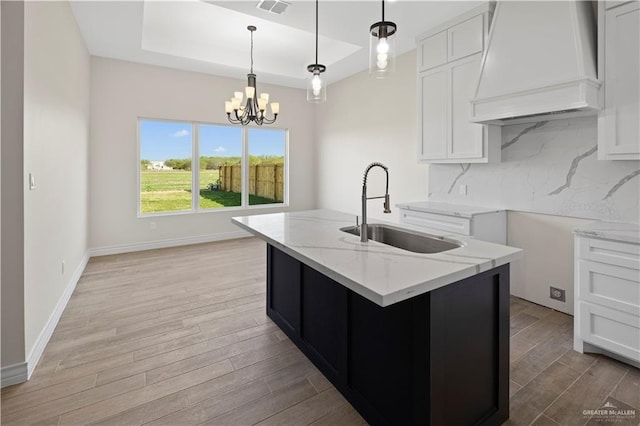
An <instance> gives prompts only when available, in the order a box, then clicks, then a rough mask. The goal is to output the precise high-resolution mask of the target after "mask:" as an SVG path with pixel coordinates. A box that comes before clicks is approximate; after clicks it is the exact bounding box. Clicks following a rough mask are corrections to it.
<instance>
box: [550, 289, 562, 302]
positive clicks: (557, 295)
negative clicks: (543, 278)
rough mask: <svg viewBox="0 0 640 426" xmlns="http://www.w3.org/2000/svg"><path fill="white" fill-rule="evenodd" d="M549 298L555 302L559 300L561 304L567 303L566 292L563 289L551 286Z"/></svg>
mask: <svg viewBox="0 0 640 426" xmlns="http://www.w3.org/2000/svg"><path fill="white" fill-rule="evenodd" d="M549 297H550V298H552V299H553V300H559V301H561V302H565V301H566V299H565V294H564V290H563V289H561V288H555V287H553V286H549Z"/></svg>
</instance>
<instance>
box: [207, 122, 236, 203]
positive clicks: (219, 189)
mask: <svg viewBox="0 0 640 426" xmlns="http://www.w3.org/2000/svg"><path fill="white" fill-rule="evenodd" d="M199 138H200V204H199V205H200V208H201V209H212V208H220V207H235V206H240V205H241V204H242V161H241V160H242V128H241V127H231V126H213V125H204V124H202V125H200V127H199Z"/></svg>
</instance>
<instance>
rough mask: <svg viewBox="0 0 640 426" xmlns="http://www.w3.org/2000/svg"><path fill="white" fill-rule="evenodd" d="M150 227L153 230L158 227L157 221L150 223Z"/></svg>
mask: <svg viewBox="0 0 640 426" xmlns="http://www.w3.org/2000/svg"><path fill="white" fill-rule="evenodd" d="M149 229H151V230H152V231H153V230H154V229H156V223H155V222H151V223H149Z"/></svg>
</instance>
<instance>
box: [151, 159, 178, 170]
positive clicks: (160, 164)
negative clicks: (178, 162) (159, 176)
mask: <svg viewBox="0 0 640 426" xmlns="http://www.w3.org/2000/svg"><path fill="white" fill-rule="evenodd" d="M147 170H173V167H169V166H165V164H164V161H153V160H151V161H149V164H148V165H147Z"/></svg>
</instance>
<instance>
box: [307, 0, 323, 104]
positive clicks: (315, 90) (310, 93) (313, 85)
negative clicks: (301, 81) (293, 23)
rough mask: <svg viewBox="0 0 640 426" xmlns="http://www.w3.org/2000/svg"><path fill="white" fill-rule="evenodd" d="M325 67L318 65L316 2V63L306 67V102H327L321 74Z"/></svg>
mask: <svg viewBox="0 0 640 426" xmlns="http://www.w3.org/2000/svg"><path fill="white" fill-rule="evenodd" d="M326 70H327V67H326V66H324V65H322V64H319V63H318V0H316V63H315V64H311V65H308V66H307V71H309V73H310V74H309V76H308V77H307V102H313V103H320V102H325V101H326V100H327V82H326V81H325V80H324V78H322V73H323V72H325V71H326Z"/></svg>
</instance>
